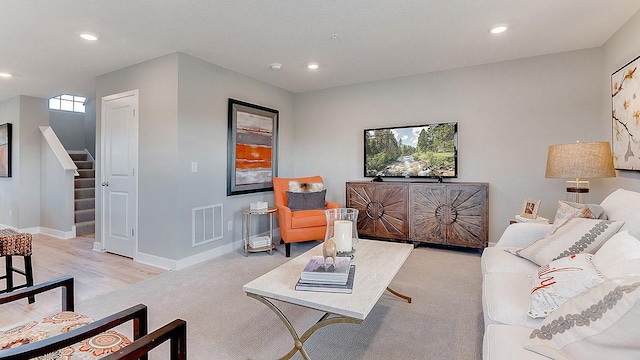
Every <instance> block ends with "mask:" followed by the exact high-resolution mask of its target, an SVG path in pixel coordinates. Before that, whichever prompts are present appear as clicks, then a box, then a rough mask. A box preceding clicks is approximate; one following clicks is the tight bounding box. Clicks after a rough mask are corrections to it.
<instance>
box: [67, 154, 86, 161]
mask: <svg viewBox="0 0 640 360" xmlns="http://www.w3.org/2000/svg"><path fill="white" fill-rule="evenodd" d="M69 156H70V157H71V160H73V161H87V153H76V154H71V153H70V154H69Z"/></svg>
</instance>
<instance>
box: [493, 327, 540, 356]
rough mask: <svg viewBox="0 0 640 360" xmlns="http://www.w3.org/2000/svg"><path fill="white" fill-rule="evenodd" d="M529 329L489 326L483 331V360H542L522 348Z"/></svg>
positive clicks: (529, 331) (529, 332)
mask: <svg viewBox="0 0 640 360" xmlns="http://www.w3.org/2000/svg"><path fill="white" fill-rule="evenodd" d="M529 334H531V329H530V328H526V327H521V326H511V325H500V324H491V325H489V326H488V327H487V329H486V330H485V331H484V338H483V341H482V359H483V360H542V359H543V357H542V356H540V355H538V354H536V353H534V352H532V351H529V350H526V349H525V348H523V347H522V344H524V342H525V341H527V340H528V339H529Z"/></svg>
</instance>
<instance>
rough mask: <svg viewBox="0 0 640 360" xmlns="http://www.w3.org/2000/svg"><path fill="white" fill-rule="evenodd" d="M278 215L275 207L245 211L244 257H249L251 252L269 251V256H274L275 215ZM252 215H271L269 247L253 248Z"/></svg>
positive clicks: (243, 212)
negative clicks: (251, 240) (251, 241)
mask: <svg viewBox="0 0 640 360" xmlns="http://www.w3.org/2000/svg"><path fill="white" fill-rule="evenodd" d="M275 213H276V208H275V207H268V208H266V209H260V210H252V209H243V210H242V214H243V215H244V256H247V255H248V253H250V252H261V251H268V252H269V255H273V249H274V248H275V247H276V246H275V245H274V244H273V214H275ZM251 215H269V245H267V246H261V247H257V248H253V247H251V243H250V239H251V234H250V229H251Z"/></svg>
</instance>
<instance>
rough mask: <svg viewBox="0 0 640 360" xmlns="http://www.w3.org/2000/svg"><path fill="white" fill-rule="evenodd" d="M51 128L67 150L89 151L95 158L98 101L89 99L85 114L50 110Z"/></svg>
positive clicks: (86, 103)
mask: <svg viewBox="0 0 640 360" xmlns="http://www.w3.org/2000/svg"><path fill="white" fill-rule="evenodd" d="M49 126H51V128H52V129H53V131H54V132H55V133H56V136H58V139H60V142H61V143H62V145H64V148H65V149H66V150H71V151H82V150H84V149H87V150H88V151H89V153H90V154H91V156H93V157H94V158H95V156H96V152H95V148H96V101H95V99H87V101H86V102H85V113H84V114H82V113H75V112H71V111H60V110H49Z"/></svg>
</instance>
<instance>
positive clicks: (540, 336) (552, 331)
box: [523, 277, 640, 360]
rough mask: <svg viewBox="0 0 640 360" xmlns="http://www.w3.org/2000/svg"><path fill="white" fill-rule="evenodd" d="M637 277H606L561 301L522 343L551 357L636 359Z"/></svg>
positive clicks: (639, 339)
mask: <svg viewBox="0 0 640 360" xmlns="http://www.w3.org/2000/svg"><path fill="white" fill-rule="evenodd" d="M638 324H640V277H632V278H626V279H615V280H607V281H605V282H603V283H602V284H600V285H598V286H596V287H594V288H592V289H590V290H588V291H587V292H585V293H583V294H581V295H578V296H576V297H574V298H572V299H570V300H568V301H567V302H565V303H564V304H562V305H561V306H560V307H559V308H558V309H556V311H554V312H553V314H551V315H550V316H547V318H546V319H545V320H544V321H543V322H542V324H541V325H540V326H539V327H537V328H536V329H534V330H533V332H532V333H531V335H530V337H529V340H527V341H526V342H525V343H524V345H523V347H524V348H525V349H527V350H531V351H534V352H536V353H538V354H541V355H544V356H547V357H549V358H551V359H562V360H566V359H580V360H601V359H605V358H606V359H616V360H632V359H633V360H637V359H638V357H639V354H640V331H637V328H638Z"/></svg>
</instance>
